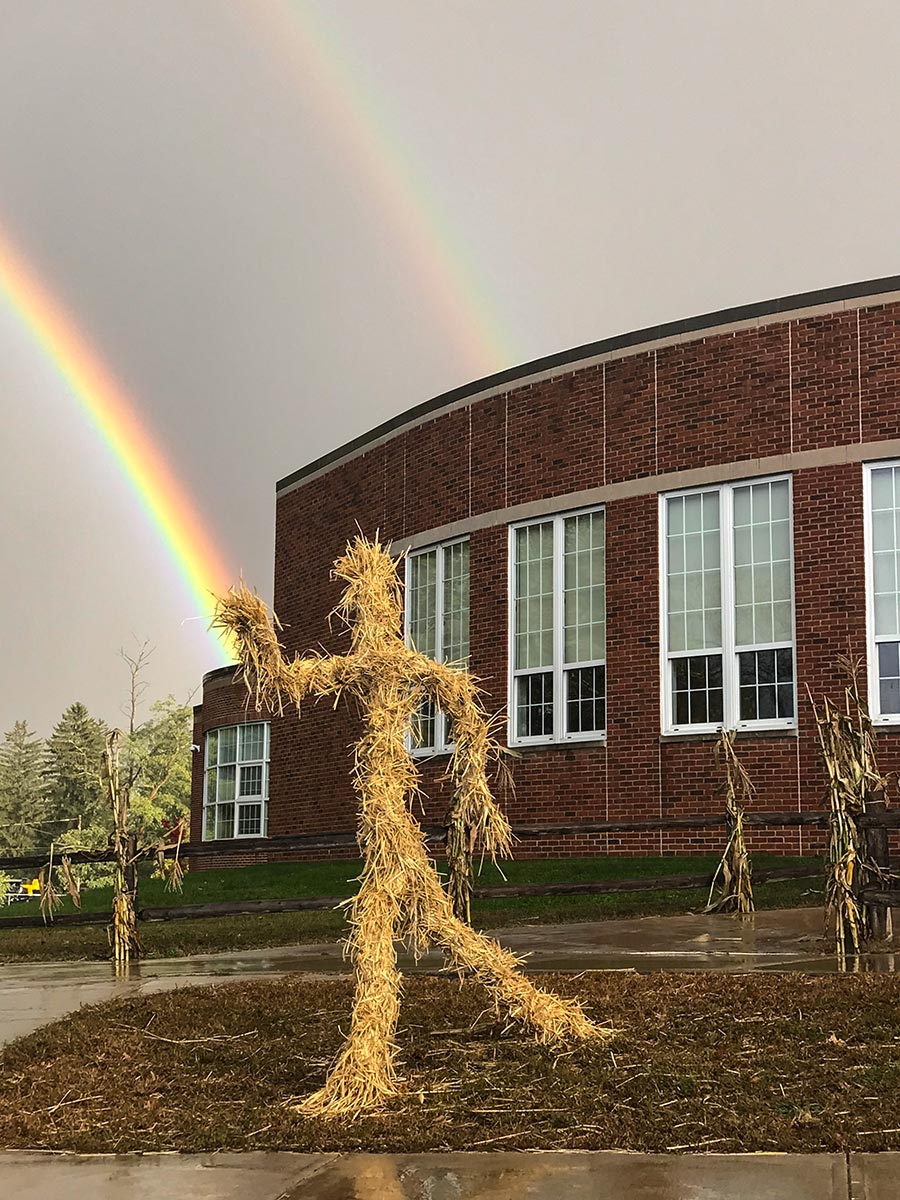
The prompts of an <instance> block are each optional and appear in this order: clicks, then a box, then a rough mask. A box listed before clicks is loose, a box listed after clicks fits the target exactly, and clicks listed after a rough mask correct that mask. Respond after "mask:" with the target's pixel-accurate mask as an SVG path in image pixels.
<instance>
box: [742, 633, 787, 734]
mask: <svg viewBox="0 0 900 1200" xmlns="http://www.w3.org/2000/svg"><path fill="white" fill-rule="evenodd" d="M738 679H739V681H740V719H741V720H742V721H774V720H785V719H788V718H790V717H793V715H794V683H793V680H794V652H793V650H790V649H781V650H749V651H748V650H745V651H742V652H741V653H740V654H739V655H738Z"/></svg>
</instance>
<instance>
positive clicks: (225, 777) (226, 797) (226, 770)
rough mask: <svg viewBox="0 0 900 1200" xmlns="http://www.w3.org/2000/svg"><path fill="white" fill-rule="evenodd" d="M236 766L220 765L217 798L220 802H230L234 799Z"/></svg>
mask: <svg viewBox="0 0 900 1200" xmlns="http://www.w3.org/2000/svg"><path fill="white" fill-rule="evenodd" d="M236 770H237V768H236V767H219V769H218V771H219V780H218V791H217V794H216V799H217V801H218V802H219V804H228V803H230V802H231V801H232V800H233V799H234V785H235V772H236Z"/></svg>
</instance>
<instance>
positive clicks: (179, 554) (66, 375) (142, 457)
mask: <svg viewBox="0 0 900 1200" xmlns="http://www.w3.org/2000/svg"><path fill="white" fill-rule="evenodd" d="M0 293H2V294H3V295H4V296H5V297H6V299H7V301H8V303H9V306H10V308H11V309H12V311H13V312H14V313H15V314H16V316H17V317H18V318H19V320H20V321H21V323H22V324H23V325H24V326H25V328H26V329H27V330H28V332H29V334H30V335H31V337H32V338H33V339H34V342H35V343H36V345H37V346H38V348H39V349H40V350H41V351H42V353H43V354H44V356H45V358H47V359H48V360H49V361H50V362H51V363H52V364H53V366H54V367H55V369H56V371H57V372H58V373H59V375H60V377H61V378H62V380H63V381H64V383H65V384H66V386H67V388H68V389H69V391H70V393H71V395H72V396H73V397H74V398H75V399H76V400H77V401H78V403H79V404H80V406H81V409H82V411H83V413H84V415H85V416H86V417H87V419H88V421H89V422H90V424H91V425H92V426H93V427H94V429H95V430H96V432H97V434H98V435H99V437H100V440H101V441H102V442H103V443H104V444H105V445H106V447H107V449H108V450H109V452H110V454H111V455H112V457H113V458H114V460H115V461H116V464H117V465H118V467H119V469H120V471H121V473H122V475H123V476H124V477H125V480H126V482H127V483H128V485H129V486H130V488H131V489H132V491H133V492H134V493H135V495H136V496H137V498H138V500H139V502H140V504H141V507H142V508H143V510H144V512H145V513H146V515H147V518H148V520H149V521H150V523H151V524H152V525H153V526H154V527H155V529H156V531H157V533H158V534H159V537H160V539H161V541H162V542H163V544H164V546H165V547H166V548H167V550H168V554H169V557H170V558H171V560H172V562H173V564H174V566H175V568H176V572H177V574H178V575H179V577H180V579H181V581H182V583H183V584H184V586H185V588H186V590H187V592H188V594H189V596H190V598H191V602H192V605H193V607H194V609H195V611H196V612H197V613H198V615H201V616H203V617H206V618H208V617H209V616H211V614H212V607H213V596H212V593H213V592H222V591H225V590H226V589H227V588H228V585H229V583H230V581H231V572H230V571H229V570H228V568H227V567H226V565H225V560H224V558H223V556H222V554H221V552H220V551H219V549H218V547H217V546H215V545H214V543H213V540H212V537H211V536H210V534H209V531H208V530H207V529H206V528H205V526H204V524H203V521H202V520H201V518H200V516H199V514H198V513H197V510H196V508H195V507H194V505H193V503H192V501H191V499H190V497H189V496H188V494H187V492H186V491H185V489H184V487H183V486H182V484H181V483H180V482H179V481H178V480H177V479H176V478H175V476H174V475H173V473H172V469H171V467H170V466H169V464H168V463H167V462H166V459H165V457H164V456H163V453H162V451H161V450H160V448H159V446H157V445H156V443H155V442H154V440H153V438H152V436H151V435H150V432H149V431H148V430H147V428H146V427H145V426H144V424H143V422H142V421H141V418H140V415H139V412H138V408H137V406H136V404H135V401H134V400H132V399H131V398H130V397H129V396H128V395H127V394H126V393H125V391H124V390H123V389H122V387H121V386H120V384H118V383H117V381H116V380H115V379H114V378H113V375H112V373H111V372H110V370H109V368H108V367H107V366H106V365H105V364H104V363H103V362H101V360H100V358H99V356H98V355H97V353H96V352H95V351H94V350H93V349H92V348H91V346H90V345H88V343H87V341H86V340H85V338H84V337H83V335H82V334H81V333H80V332H79V330H78V328H77V327H76V325H75V323H74V322H73V321H72V319H71V318H70V317H69V315H68V314H67V313H66V312H65V310H64V309H63V307H62V305H61V304H60V302H59V300H58V299H57V298H56V297H55V296H52V295H51V294H50V292H49V290H48V289H47V287H46V286H45V285H44V284H43V283H42V282H41V280H40V279H39V277H38V275H37V272H36V271H35V270H34V268H33V267H32V266H31V264H30V263H28V262H27V261H26V260H25V258H24V257H23V255H22V254H21V253H19V252H18V251H17V250H16V249H15V248H14V247H13V245H12V242H11V241H10V239H9V237H7V236H6V235H5V234H4V233H3V231H2V230H0ZM209 636H210V639H211V641H212V642H213V644H214V645H215V647H216V652H217V655H218V657H220V658H221V656H222V646H221V643H220V641H219V638H218V637H217V636H216V635H215V634H212V633H210V635H209Z"/></svg>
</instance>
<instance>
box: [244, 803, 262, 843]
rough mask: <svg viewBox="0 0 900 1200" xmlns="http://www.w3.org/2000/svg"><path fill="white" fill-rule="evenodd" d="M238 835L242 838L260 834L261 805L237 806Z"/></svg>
mask: <svg viewBox="0 0 900 1200" xmlns="http://www.w3.org/2000/svg"><path fill="white" fill-rule="evenodd" d="M238 833H239V834H241V835H243V836H244V837H247V836H252V835H253V834H260V833H262V805H261V804H240V805H238Z"/></svg>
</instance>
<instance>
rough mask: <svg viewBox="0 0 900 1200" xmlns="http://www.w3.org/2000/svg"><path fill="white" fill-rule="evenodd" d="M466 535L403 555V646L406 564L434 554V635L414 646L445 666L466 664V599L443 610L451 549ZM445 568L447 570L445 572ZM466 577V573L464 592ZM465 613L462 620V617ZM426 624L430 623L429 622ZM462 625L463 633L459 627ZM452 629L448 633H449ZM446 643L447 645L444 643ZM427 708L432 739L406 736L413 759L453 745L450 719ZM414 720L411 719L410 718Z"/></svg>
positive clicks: (453, 565)
mask: <svg viewBox="0 0 900 1200" xmlns="http://www.w3.org/2000/svg"><path fill="white" fill-rule="evenodd" d="M468 545H469V539H468V537H459V538H452V539H451V540H450V541H446V542H439V543H436V544H434V545H431V546H423V547H421V549H419V550H413V551H411V552H410V553H409V554H408V555H407V564H406V581H407V587H406V602H405V603H404V605H403V633H404V638H405V640H406V644H407V646H411V645H412V644H413V643H412V634H411V628H410V627H411V624H412V621H411V617H412V604H411V603H410V587H409V578H410V572H409V565H410V563H411V562H412V561H413V560H414V559H416V558H421V557H424V556H425V555H428V554H434V556H435V566H434V584H433V586H434V635H433V645H430V646H417V647H416V649H419V650H421V651H422V653H424V654H429V655H430V656H431V657H433V658H434V659H435V660H436V661H437V662H446V663H447V665H448V666H468V662H469V633H468V620H469V618H468V602H467V603H466V606H465V608H464V609H448V610H447V611H445V603H444V599H445V598H444V584H445V581H446V580H447V579H448V578H449V571H456V570H457V569H458V566H459V563H458V562H457V556H456V555H454V554H451V553H448V552H449V551H452V550H453V549H454V548H455V547H457V546H468ZM448 568H449V571H448ZM468 588H469V580H468V572H466V591H467V592H468ZM463 613H464V614H465V619H464V618H463ZM429 624H430V622H429ZM463 625H465V626H466V630H465V634H463V631H462V627H463ZM451 631H452V632H451ZM448 643H449V646H448ZM445 647H447V648H448V649H449V650H451V651H452V652H454V654H455V657H454V658H453V659H449V658H447V656H446V653H445ZM425 705H426V706H428V708H429V722H428V723H430V726H431V730H432V741H431V742H429V743H423V742H418V743H417V742H416V740H415V739H414V737H413V736H412V734H410V735H408V738H407V746H408V748H409V751H410V753H411V754H412V755H413V757H415V758H431V757H433V756H434V755H435V754H452V753H453V751H454V749H455V746H454V743H453V740H452V739H451V737H450V721H449V719H448V718H447V716H446V715H445V714H444V713H443V712H441V710H440V709H439V708H438V707H437V706H436V705H434V704H433V702H431V701H430V700H427V701H425ZM414 719H415V718H414Z"/></svg>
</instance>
